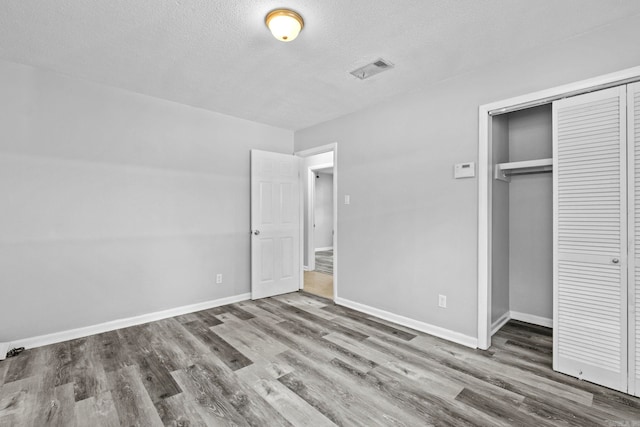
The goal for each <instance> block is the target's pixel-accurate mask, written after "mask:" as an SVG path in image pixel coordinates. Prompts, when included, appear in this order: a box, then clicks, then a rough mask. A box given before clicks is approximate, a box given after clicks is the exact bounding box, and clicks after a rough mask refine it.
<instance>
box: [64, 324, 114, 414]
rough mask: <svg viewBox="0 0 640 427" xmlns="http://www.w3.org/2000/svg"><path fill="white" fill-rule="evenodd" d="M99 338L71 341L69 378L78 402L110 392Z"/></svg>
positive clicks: (92, 337)
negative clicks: (99, 347)
mask: <svg viewBox="0 0 640 427" xmlns="http://www.w3.org/2000/svg"><path fill="white" fill-rule="evenodd" d="M99 345H101V344H100V341H99V340H98V339H97V336H91V337H86V338H80V339H77V340H73V341H70V343H69V351H70V355H71V361H72V363H71V366H70V368H69V378H70V380H71V381H72V382H73V393H74V398H75V401H76V402H79V401H81V400H84V399H87V398H89V397H97V396H98V395H100V394H102V393H104V392H106V391H108V389H109V386H108V384H107V375H106V373H105V371H104V366H103V364H102V363H101V359H100V355H99V349H98V346H99Z"/></svg>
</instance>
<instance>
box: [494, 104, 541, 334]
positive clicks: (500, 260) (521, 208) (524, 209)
mask: <svg viewBox="0 0 640 427" xmlns="http://www.w3.org/2000/svg"><path fill="white" fill-rule="evenodd" d="M492 154H493V158H492V160H493V164H494V165H495V164H498V163H506V162H518V161H524V160H537V159H543V158H551V156H552V114H551V105H550V104H548V105H542V106H539V107H535V108H529V109H525V110H521V111H516V112H513V113H509V114H504V115H498V116H495V117H493V119H492ZM552 185H553V181H552V174H551V173H535V174H526V175H514V176H512V177H511V179H510V182H504V181H500V180H496V179H494V180H493V184H492V292H491V296H492V298H491V302H492V307H491V314H492V316H491V321H492V324H493V325H494V328H493V332H495V329H496V328H497V327H498V326H499V325H500V324H501V323H502V322H503V321H504V320H505V319H510V318H513V319H517V320H523V321H527V322H530V323H536V324H541V325H543V326H550V325H551V323H552V317H553V186H552Z"/></svg>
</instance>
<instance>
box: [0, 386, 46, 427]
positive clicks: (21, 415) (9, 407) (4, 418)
mask: <svg viewBox="0 0 640 427" xmlns="http://www.w3.org/2000/svg"><path fill="white" fill-rule="evenodd" d="M41 388H42V375H31V376H28V377H26V378H23V379H20V380H16V381H11V382H8V383H5V384H4V385H3V386H2V388H0V425H2V426H4V425H7V426H14V425H33V424H34V422H35V420H36V417H37V415H38V412H39V411H41V410H42V408H41V407H40V405H38V391H39V390H40V389H41Z"/></svg>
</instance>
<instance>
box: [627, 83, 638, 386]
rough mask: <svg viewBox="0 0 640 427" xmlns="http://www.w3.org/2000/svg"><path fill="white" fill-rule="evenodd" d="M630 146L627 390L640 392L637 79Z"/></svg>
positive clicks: (630, 106) (630, 94)
mask: <svg viewBox="0 0 640 427" xmlns="http://www.w3.org/2000/svg"><path fill="white" fill-rule="evenodd" d="M627 123H628V127H627V128H628V132H627V135H628V136H627V138H628V143H627V145H628V148H629V150H628V151H629V178H628V182H629V229H630V234H631V236H632V238H631V240H630V242H629V394H634V395H636V396H640V83H635V84H632V85H629V86H628V89H627Z"/></svg>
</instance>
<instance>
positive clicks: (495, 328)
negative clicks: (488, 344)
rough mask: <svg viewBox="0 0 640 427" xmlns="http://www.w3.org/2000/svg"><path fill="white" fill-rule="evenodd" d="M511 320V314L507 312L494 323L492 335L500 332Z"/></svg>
mask: <svg viewBox="0 0 640 427" xmlns="http://www.w3.org/2000/svg"><path fill="white" fill-rule="evenodd" d="M509 320H511V312H510V311H507V312H506V313H505V314H503V315H502V316H500V317H499V318H498V320H496V321H495V322H493V324H492V325H491V335H492V336H493V334H495V333H496V332H498V331H499V330H500V328H502V327H503V326H504V325H505V323H507V322H508V321H509Z"/></svg>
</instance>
